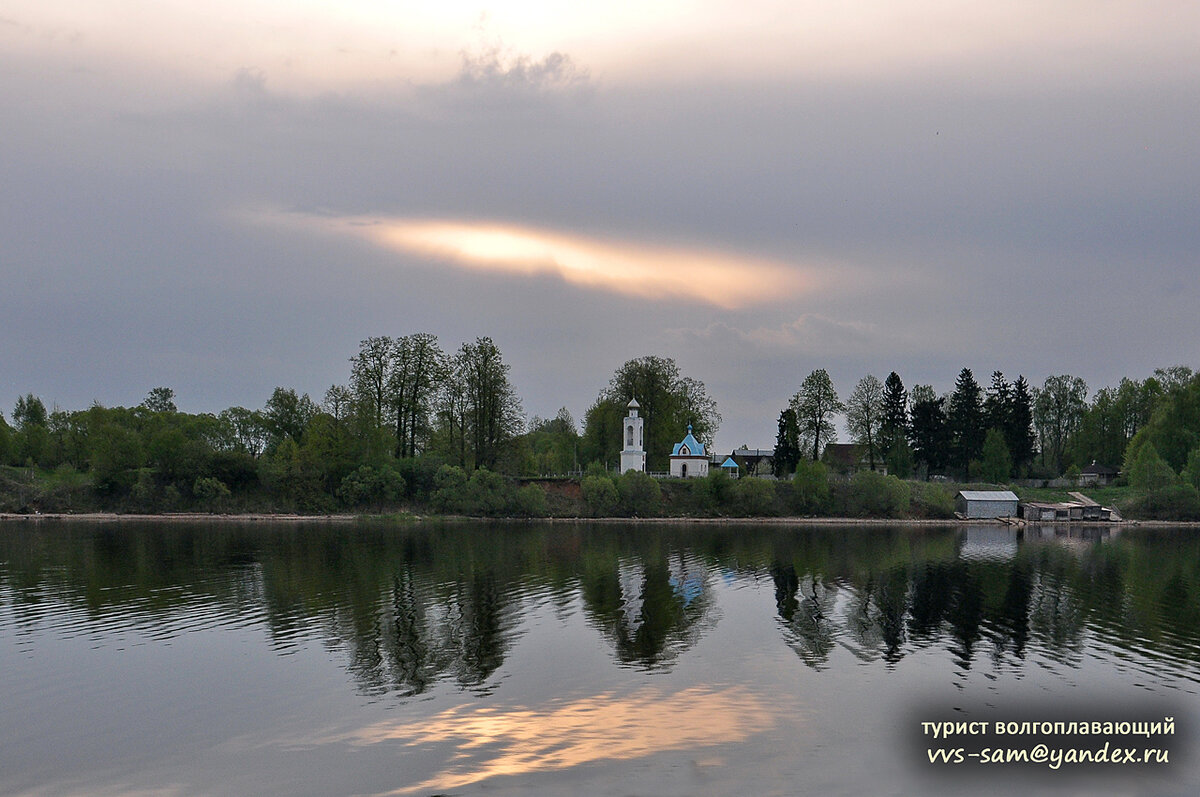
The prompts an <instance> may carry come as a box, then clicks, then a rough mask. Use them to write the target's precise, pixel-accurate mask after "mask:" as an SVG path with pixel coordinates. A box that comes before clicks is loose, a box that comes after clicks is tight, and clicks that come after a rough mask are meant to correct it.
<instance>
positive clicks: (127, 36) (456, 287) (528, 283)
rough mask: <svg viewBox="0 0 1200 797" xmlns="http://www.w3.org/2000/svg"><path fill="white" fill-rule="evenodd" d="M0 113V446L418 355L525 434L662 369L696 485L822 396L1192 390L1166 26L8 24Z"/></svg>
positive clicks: (620, 17) (855, 9) (701, 7)
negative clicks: (813, 388) (71, 412)
mask: <svg viewBox="0 0 1200 797" xmlns="http://www.w3.org/2000/svg"><path fill="white" fill-rule="evenodd" d="M0 109H3V110H0V142H2V144H3V146H2V147H0V279H2V283H3V286H4V289H3V291H0V410H2V411H3V412H4V415H5V416H6V417H11V409H12V404H13V403H15V400H16V398H17V396H18V395H22V394H24V393H27V392H33V393H35V394H37V395H40V396H41V397H42V398H43V399H44V400H45V401H46V402H47V404H51V405H53V404H57V405H58V406H60V407H62V408H64V409H82V408H84V407H86V406H88V405H90V404H91V403H92V402H94V401H99V402H100V403H102V404H104V405H106V406H114V405H133V404H137V403H139V402H140V401H141V400H142V399H143V398H144V397H145V395H146V393H147V392H148V391H149V390H150V389H151V388H153V387H156V386H159V385H164V386H169V387H171V388H173V389H174V390H175V391H176V395H177V403H178V405H179V407H180V409H182V410H185V411H189V412H215V411H219V410H221V409H223V408H225V407H229V406H233V405H240V406H246V407H251V408H255V407H262V406H263V404H264V403H265V402H266V400H267V398H268V397H269V396H270V394H271V392H272V390H273V389H274V388H275V387H276V386H286V387H292V388H295V389H296V390H298V391H301V392H308V393H310V394H311V395H312V396H313V397H314V398H317V399H319V398H320V397H321V396H322V395H323V394H324V392H325V390H326V388H328V387H329V386H330V385H331V384H335V383H338V384H343V383H345V382H346V381H347V380H348V375H349V358H350V357H351V356H352V355H353V354H354V353H355V352H356V351H357V349H358V344H359V341H360V340H362V339H364V338H366V337H369V336H376V335H393V336H399V335H405V334H409V333H413V332H430V333H433V334H435V335H437V337H438V339H439V342H440V343H441V345H442V347H443V348H444V349H446V350H454V349H457V348H458V346H459V345H460V344H461V343H463V342H464V341H470V340H473V339H474V338H475V337H477V336H484V335H486V336H490V337H491V338H492V339H493V340H494V341H495V342H496V344H497V345H498V346H499V347H500V349H501V351H502V352H503V355H504V358H505V360H506V362H507V363H509V365H510V366H511V372H510V376H511V379H512V381H513V384H514V386H515V388H516V390H517V392H518V393H519V394H520V396H521V397H522V399H523V404H524V409H525V411H526V413H527V414H528V415H530V416H534V415H538V416H542V417H548V416H553V415H554V414H555V413H556V412H557V411H558V409H559V408H560V407H564V406H565V407H566V408H567V409H568V410H569V411H570V412H571V413H572V414H573V415H574V416H575V417H576V418H582V416H583V414H584V412H585V411H586V409H587V407H588V406H589V405H590V404H591V403H592V402H593V401H594V400H595V398H596V396H597V394H598V393H599V392H600V391H601V390H602V389H603V388H604V387H605V385H606V384H607V382H608V380H609V378H610V377H611V376H612V374H613V372H614V371H615V370H616V369H617V368H618V367H619V366H620V365H621V364H622V363H623V362H625V361H626V360H629V359H632V358H635V357H640V356H644V355H649V354H653V355H658V356H663V357H671V358H674V359H675V361H676V362H677V363H678V365H679V367H680V369H681V371H682V372H683V374H685V375H687V376H691V377H693V378H696V379H699V380H701V381H702V382H704V383H705V385H706V386H707V388H708V392H709V394H710V395H711V396H712V397H713V398H714V399H715V400H716V402H717V405H718V409H719V411H720V413H721V415H722V416H723V422H722V424H721V427H720V430H719V431H718V433H717V436H716V446H715V447H716V449H717V450H718V451H727V450H729V449H731V448H733V447H735V446H739V445H742V444H748V445H750V446H751V447H769V446H771V445H773V443H774V438H775V432H776V424H777V419H778V416H779V412H780V410H781V409H783V408H784V407H785V406H786V404H787V401H788V399H789V397H790V396H791V395H792V394H793V393H795V392H796V390H797V389H798V388H799V386H800V383H801V382H802V381H803V379H804V377H805V376H806V375H807V374H808V373H810V372H811V371H812V370H814V369H817V368H824V369H826V370H827V371H828V372H829V373H830V375H831V376H832V377H833V380H834V384H835V386H836V387H837V389H838V390H839V392H840V393H841V395H842V396H843V397H845V396H846V395H848V394H849V393H850V391H851V390H852V389H853V387H854V384H855V383H856V382H857V381H858V380H859V379H860V378H861V377H862V376H864V375H866V374H874V375H875V376H877V377H879V378H880V379H881V380H882V379H883V378H884V377H886V375H887V374H888V372H890V371H893V370H894V371H896V372H897V373H899V374H900V376H901V378H902V379H903V380H904V383H905V385H906V386H909V387H911V386H912V385H914V384H917V383H922V384H932V385H933V386H934V387H935V388H936V389H937V390H938V391H939V392H944V391H948V390H950V389H951V388H952V387H953V383H954V379H955V378H956V376H957V374H958V372H959V370H960V369H962V368H964V367H966V368H971V369H972V370H973V372H974V373H975V375H976V378H977V379H978V380H979V381H980V382H981V383H983V384H986V383H987V382H988V381H989V380H990V374H991V372H992V371H994V370H1000V371H1003V372H1004V373H1005V375H1006V376H1008V377H1009V378H1010V379H1012V378H1015V377H1016V376H1017V375H1018V374H1023V375H1024V376H1025V377H1026V378H1027V379H1028V380H1029V381H1030V382H1031V383H1032V384H1034V385H1040V384H1041V383H1042V382H1043V381H1044V379H1045V378H1046V377H1047V376H1050V375H1052V374H1064V373H1068V374H1072V375H1075V376H1080V377H1082V378H1084V379H1085V380H1086V381H1087V383H1088V385H1089V387H1090V388H1091V389H1092V390H1093V391H1095V390H1096V389H1099V388H1101V387H1104V386H1106V385H1115V384H1116V383H1117V382H1118V381H1119V380H1120V379H1121V378H1122V377H1125V376H1128V377H1132V378H1144V377H1146V376H1148V375H1149V374H1150V373H1151V372H1152V371H1153V370H1154V369H1155V368H1157V367H1163V366H1169V365H1174V364H1186V365H1190V366H1191V367H1193V368H1197V367H1200V360H1198V359H1197V356H1198V355H1197V352H1200V346H1198V345H1197V344H1198V343H1200V312H1197V309H1196V308H1197V307H1198V306H1200V223H1197V219H1200V191H1197V186H1200V150H1198V149H1197V146H1196V140H1197V139H1196V131H1197V130H1200V4H1196V3H1194V2H1191V1H1190V0H1178V1H1177V2H1168V1H1167V0H1137V2H1132V1H1131V2H1125V1H1124V0H1105V2H1096V0H1051V1H1050V2H1046V1H1045V0H1039V1H1038V2H1034V1H1033V0H993V2H990V3H986V4H968V3H952V2H946V0H862V1H861V2H855V3H831V2H828V1H827V0H821V1H820V2H817V1H816V0H811V1H806V0H787V1H786V2H784V1H783V0H779V1H778V2H777V1H776V0H759V1H758V2H755V1H754V0H741V1H740V2H733V1H732V0H728V1H727V0H707V1H702V2H678V1H677V0H662V1H661V2H656V3H650V4H646V3H633V2H625V0H612V1H611V2H608V3H605V4H595V5H585V4H570V3H561V2H549V0H544V1H543V0H529V1H528V2H472V1H471V0H449V1H448V2H439V3H437V4H433V3H412V2H389V1H388V0H339V2H316V0H288V2H283V1H282V0H277V1H267V0H236V2H235V1H234V0H210V1H209V2H207V3H195V2H182V1H181V0H55V2H54V3H45V2H44V0H0ZM681 434H682V431H681Z"/></svg>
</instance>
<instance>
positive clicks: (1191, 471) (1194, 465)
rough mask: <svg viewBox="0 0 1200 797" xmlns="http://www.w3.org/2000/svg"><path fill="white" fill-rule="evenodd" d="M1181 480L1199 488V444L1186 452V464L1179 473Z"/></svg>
mask: <svg viewBox="0 0 1200 797" xmlns="http://www.w3.org/2000/svg"><path fill="white" fill-rule="evenodd" d="M1179 477H1180V479H1181V480H1182V481H1184V482H1186V483H1188V484H1190V485H1192V486H1193V487H1195V488H1196V489H1200V446H1197V447H1196V448H1193V449H1192V450H1191V453H1189V454H1188V460H1187V465H1186V466H1184V469H1183V471H1182V472H1181V473H1180V474H1179Z"/></svg>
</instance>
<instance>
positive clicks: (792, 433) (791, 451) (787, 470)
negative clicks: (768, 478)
mask: <svg viewBox="0 0 1200 797" xmlns="http://www.w3.org/2000/svg"><path fill="white" fill-rule="evenodd" d="M799 462H800V424H799V423H797V422H796V411H795V410H793V409H791V408H788V409H785V410H784V411H783V412H781V413H779V433H778V434H776V435H775V456H774V457H773V459H772V463H771V472H772V473H774V474H775V476H776V477H778V478H786V477H788V476H791V475H792V474H793V473H795V471H796V465H797V463H799Z"/></svg>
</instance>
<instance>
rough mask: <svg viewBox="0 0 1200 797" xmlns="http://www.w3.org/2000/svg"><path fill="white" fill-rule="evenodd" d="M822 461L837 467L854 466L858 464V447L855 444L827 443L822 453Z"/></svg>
mask: <svg viewBox="0 0 1200 797" xmlns="http://www.w3.org/2000/svg"><path fill="white" fill-rule="evenodd" d="M821 459H823V460H824V461H826V462H830V463H833V464H836V465H854V464H857V463H858V460H859V451H858V446H856V445H855V444H854V443H827V444H826V445H825V450H824V451H822V452H821Z"/></svg>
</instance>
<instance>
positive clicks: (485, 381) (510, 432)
mask: <svg viewBox="0 0 1200 797" xmlns="http://www.w3.org/2000/svg"><path fill="white" fill-rule="evenodd" d="M459 355H460V356H459V358H458V359H457V360H456V365H457V367H458V368H460V369H461V384H462V386H463V388H464V389H465V391H466V421H467V433H468V436H469V441H470V448H471V454H472V461H473V462H474V465H475V467H476V468H489V469H491V468H493V467H494V466H495V464H496V462H497V461H498V460H499V459H500V457H501V455H502V454H503V453H504V446H505V445H507V444H508V442H509V441H511V440H512V439H513V438H514V437H516V435H517V434H518V433H519V432H520V431H521V427H522V425H523V424H524V420H525V419H524V415H523V413H522V411H521V401H520V399H519V398H517V392H516V390H515V389H514V388H513V386H512V383H511V382H510V381H509V379H508V370H509V368H508V365H507V364H505V362H504V359H503V357H502V356H501V354H500V349H498V348H497V347H496V344H495V343H493V342H492V339H491V338H476V339H475V342H474V343H464V344H463V345H462V348H461V349H459Z"/></svg>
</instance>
